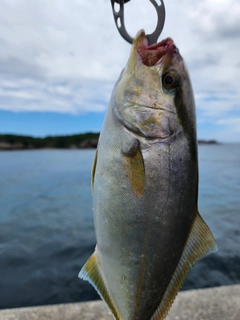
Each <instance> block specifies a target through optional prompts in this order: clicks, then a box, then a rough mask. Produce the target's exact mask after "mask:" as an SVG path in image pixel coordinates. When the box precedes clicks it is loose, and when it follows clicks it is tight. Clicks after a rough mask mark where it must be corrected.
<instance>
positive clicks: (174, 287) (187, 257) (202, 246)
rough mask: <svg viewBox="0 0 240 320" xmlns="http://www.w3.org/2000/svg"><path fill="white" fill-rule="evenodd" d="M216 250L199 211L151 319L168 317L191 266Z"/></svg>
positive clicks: (160, 319)
mask: <svg viewBox="0 0 240 320" xmlns="http://www.w3.org/2000/svg"><path fill="white" fill-rule="evenodd" d="M215 251H217V244H216V241H215V239H214V238H213V235H212V233H211V231H210V230H209V228H208V226H207V224H206V223H205V222H204V220H203V219H202V217H201V216H200V214H199V213H198V212H197V213H196V217H195V220H194V223H193V225H192V228H191V232H190V234H189V237H188V240H187V242H186V245H185V247H184V250H183V253H182V256H181V259H180V261H179V263H178V266H177V268H176V270H175V272H174V274H173V276H172V279H171V281H170V283H169V285H168V288H167V290H166V292H165V294H164V296H163V299H162V301H161V303H160V305H159V307H158V309H157V310H156V311H155V313H154V315H153V316H152V317H151V320H163V319H164V318H165V317H166V315H167V313H168V311H169V309H170V307H171V305H172V303H173V301H174V299H175V297H176V295H177V293H178V291H179V289H180V288H181V286H182V284H183V282H184V280H185V278H186V276H187V274H188V272H189V270H190V269H191V267H193V265H194V264H195V263H196V262H197V261H198V260H200V259H201V258H203V257H205V256H206V255H208V254H209V253H211V252H215Z"/></svg>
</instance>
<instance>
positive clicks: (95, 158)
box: [92, 151, 98, 192]
mask: <svg viewBox="0 0 240 320" xmlns="http://www.w3.org/2000/svg"><path fill="white" fill-rule="evenodd" d="M97 156H98V151H96V153H95V157H94V160H93V165H92V192H93V191H94V178H95V172H96V166H97Z"/></svg>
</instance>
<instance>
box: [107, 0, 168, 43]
mask: <svg viewBox="0 0 240 320" xmlns="http://www.w3.org/2000/svg"><path fill="white" fill-rule="evenodd" d="M129 1H130V0H111V4H112V11H113V17H114V21H115V24H116V27H117V29H118V32H119V33H120V35H121V36H122V37H123V38H124V39H125V40H126V41H127V42H129V43H133V38H132V37H131V36H130V35H129V34H128V32H127V30H126V28H125V24H124V4H125V3H127V2H129ZM150 2H151V3H152V4H153V6H154V7H155V9H156V11H157V17H158V22H157V26H156V29H155V30H154V32H153V33H151V34H149V35H147V36H146V37H147V39H148V43H149V45H151V44H154V43H156V42H157V39H158V37H159V36H160V34H161V32H162V30H163V26H164V22H165V6H164V3H163V0H160V4H158V3H157V0H150ZM115 3H118V4H119V6H120V8H119V11H116V10H115V7H114V6H115Z"/></svg>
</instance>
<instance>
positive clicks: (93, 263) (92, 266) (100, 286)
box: [78, 252, 122, 320]
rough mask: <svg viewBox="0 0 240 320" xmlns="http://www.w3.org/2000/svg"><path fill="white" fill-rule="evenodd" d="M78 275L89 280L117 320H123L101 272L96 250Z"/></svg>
mask: <svg viewBox="0 0 240 320" xmlns="http://www.w3.org/2000/svg"><path fill="white" fill-rule="evenodd" d="M78 277H79V278H80V279H83V280H87V281H88V282H90V283H91V285H92V286H93V287H94V288H95V290H96V291H97V292H98V294H99V295H100V297H101V298H102V299H103V301H104V302H105V303H106V304H107V306H108V308H109V309H110V310H111V312H112V313H113V315H114V317H115V319H116V320H122V317H121V316H120V313H119V312H118V311H117V308H116V306H115V305H114V303H113V301H112V299H111V297H110V295H109V292H108V289H107V287H106V285H105V283H104V278H103V276H102V272H101V266H100V263H99V262H98V260H97V257H96V252H94V253H93V254H92V255H91V257H90V258H89V259H88V261H87V262H86V264H85V265H84V266H83V268H82V269H81V271H80V272H79V275H78Z"/></svg>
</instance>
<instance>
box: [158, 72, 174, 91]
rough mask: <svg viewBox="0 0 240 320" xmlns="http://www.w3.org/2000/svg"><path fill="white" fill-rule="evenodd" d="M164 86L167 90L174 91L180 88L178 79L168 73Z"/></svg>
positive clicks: (164, 77) (163, 80)
mask: <svg viewBox="0 0 240 320" xmlns="http://www.w3.org/2000/svg"><path fill="white" fill-rule="evenodd" d="M162 84H163V86H164V88H165V89H174V88H176V87H177V86H178V80H177V77H176V76H175V75H174V74H173V73H166V74H165V75H164V76H163V78H162Z"/></svg>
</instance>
